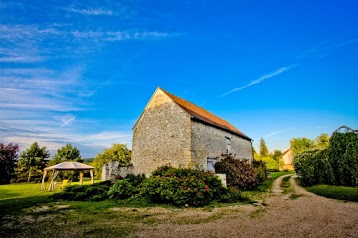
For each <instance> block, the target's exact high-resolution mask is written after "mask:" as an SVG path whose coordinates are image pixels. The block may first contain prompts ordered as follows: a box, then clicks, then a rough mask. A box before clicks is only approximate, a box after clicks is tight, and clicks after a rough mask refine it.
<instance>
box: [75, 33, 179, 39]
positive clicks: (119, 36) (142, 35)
mask: <svg viewBox="0 0 358 238" xmlns="http://www.w3.org/2000/svg"><path fill="white" fill-rule="evenodd" d="M71 34H72V35H73V37H74V38H84V39H89V38H90V39H95V40H99V41H124V40H160V39H165V38H169V37H174V36H178V35H180V34H179V33H166V32H156V31H154V32H134V33H131V32H126V31H107V32H104V31H72V32H71Z"/></svg>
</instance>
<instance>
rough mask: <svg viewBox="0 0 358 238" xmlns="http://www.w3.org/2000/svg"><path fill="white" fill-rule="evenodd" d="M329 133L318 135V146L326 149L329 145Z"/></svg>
mask: <svg viewBox="0 0 358 238" xmlns="http://www.w3.org/2000/svg"><path fill="white" fill-rule="evenodd" d="M329 139H330V137H329V135H328V134H327V133H322V134H321V135H319V136H317V137H316V141H315V142H316V147H317V148H319V149H325V148H327V147H328V145H329Z"/></svg>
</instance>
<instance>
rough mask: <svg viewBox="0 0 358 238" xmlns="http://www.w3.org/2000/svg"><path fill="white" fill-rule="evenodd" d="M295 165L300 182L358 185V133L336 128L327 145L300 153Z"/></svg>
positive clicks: (304, 183)
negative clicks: (339, 131) (340, 131)
mask: <svg viewBox="0 0 358 238" xmlns="http://www.w3.org/2000/svg"><path fill="white" fill-rule="evenodd" d="M294 166H295V170H296V172H297V174H298V175H299V176H300V182H301V183H302V185H305V186H309V185H314V184H330V185H345V186H358V135H357V134H354V133H337V132H336V133H334V134H333V135H332V137H331V139H330V145H329V146H328V147H327V148H326V149H323V150H320V149H315V150H309V151H304V152H302V153H299V154H297V155H296V156H295V160H294Z"/></svg>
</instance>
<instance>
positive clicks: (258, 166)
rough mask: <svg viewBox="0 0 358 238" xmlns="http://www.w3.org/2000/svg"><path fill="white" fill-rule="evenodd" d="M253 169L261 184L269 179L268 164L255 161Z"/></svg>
mask: <svg viewBox="0 0 358 238" xmlns="http://www.w3.org/2000/svg"><path fill="white" fill-rule="evenodd" d="M252 167H253V168H254V173H255V175H256V179H257V181H258V183H259V184H261V183H262V182H263V181H265V180H266V179H267V169H266V162H265V161H263V160H253V161H252Z"/></svg>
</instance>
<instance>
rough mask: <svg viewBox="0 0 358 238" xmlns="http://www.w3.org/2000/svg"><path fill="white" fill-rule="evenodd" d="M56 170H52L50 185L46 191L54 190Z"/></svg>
mask: <svg viewBox="0 0 358 238" xmlns="http://www.w3.org/2000/svg"><path fill="white" fill-rule="evenodd" d="M57 174H58V171H56V170H55V169H54V170H53V171H52V177H51V182H50V187H49V188H48V191H54V190H55V178H56V177H57Z"/></svg>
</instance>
